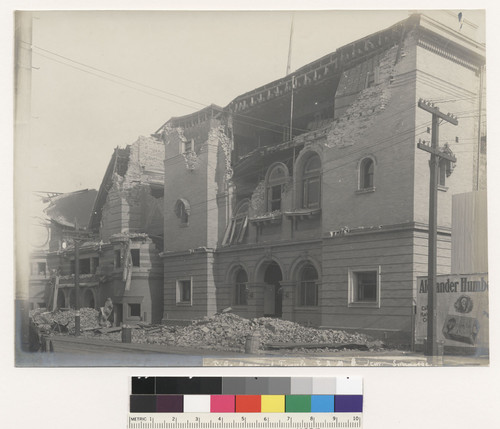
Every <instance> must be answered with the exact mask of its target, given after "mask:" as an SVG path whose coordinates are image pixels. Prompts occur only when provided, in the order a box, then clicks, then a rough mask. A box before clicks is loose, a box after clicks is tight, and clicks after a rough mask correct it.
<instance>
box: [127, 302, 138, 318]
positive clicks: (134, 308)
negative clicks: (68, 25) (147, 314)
mask: <svg viewBox="0 0 500 429" xmlns="http://www.w3.org/2000/svg"><path fill="white" fill-rule="evenodd" d="M128 315H129V316H130V317H141V304H129V305H128Z"/></svg>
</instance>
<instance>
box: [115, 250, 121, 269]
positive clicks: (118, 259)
mask: <svg viewBox="0 0 500 429" xmlns="http://www.w3.org/2000/svg"><path fill="white" fill-rule="evenodd" d="M121 266H122V255H121V252H120V250H115V268H121Z"/></svg>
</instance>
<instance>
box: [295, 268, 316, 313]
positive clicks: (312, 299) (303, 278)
mask: <svg viewBox="0 0 500 429" xmlns="http://www.w3.org/2000/svg"><path fill="white" fill-rule="evenodd" d="M299 277H300V279H299V305H300V306H308V307H311V306H317V305H318V272H317V271H316V268H314V266H313V265H312V264H306V265H304V266H303V267H302V269H301V270H300V274H299Z"/></svg>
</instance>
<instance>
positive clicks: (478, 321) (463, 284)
mask: <svg viewBox="0 0 500 429" xmlns="http://www.w3.org/2000/svg"><path fill="white" fill-rule="evenodd" d="M436 288H437V292H436V294H437V321H436V323H437V341H438V342H442V343H444V345H445V346H455V347H478V348H489V347H488V338H489V309H488V274H450V275H439V276H437V282H436ZM425 338H427V277H417V314H416V319H415V342H416V343H420V344H421V343H423V341H424V339H425Z"/></svg>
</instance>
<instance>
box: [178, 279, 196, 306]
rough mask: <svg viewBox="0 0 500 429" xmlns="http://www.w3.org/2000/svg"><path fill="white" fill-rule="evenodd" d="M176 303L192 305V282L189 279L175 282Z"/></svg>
mask: <svg viewBox="0 0 500 429" xmlns="http://www.w3.org/2000/svg"><path fill="white" fill-rule="evenodd" d="M176 302H177V304H192V302H193V282H192V280H191V279H182V280H177V286H176Z"/></svg>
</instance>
